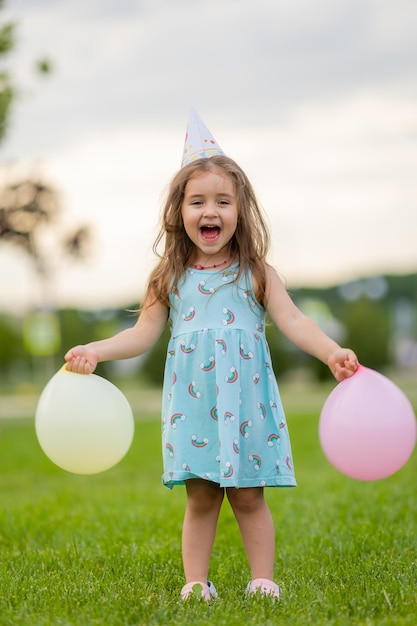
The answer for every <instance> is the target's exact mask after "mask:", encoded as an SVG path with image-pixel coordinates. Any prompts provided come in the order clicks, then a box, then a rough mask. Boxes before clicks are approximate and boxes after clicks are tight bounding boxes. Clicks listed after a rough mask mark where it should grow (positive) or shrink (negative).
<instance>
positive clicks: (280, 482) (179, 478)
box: [162, 472, 297, 489]
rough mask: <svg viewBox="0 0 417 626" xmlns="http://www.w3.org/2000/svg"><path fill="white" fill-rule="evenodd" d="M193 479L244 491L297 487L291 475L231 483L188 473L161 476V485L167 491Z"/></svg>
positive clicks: (247, 479) (226, 479)
mask: <svg viewBox="0 0 417 626" xmlns="http://www.w3.org/2000/svg"><path fill="white" fill-rule="evenodd" d="M193 478H200V479H202V480H207V481H208V482H212V483H216V484H217V485H219V486H220V487H235V488H236V489H240V488H242V489H244V488H245V487H246V488H248V487H297V481H296V480H295V478H294V476H292V475H282V476H277V477H274V478H272V479H271V478H270V479H268V478H262V479H258V480H256V479H253V478H246V479H244V480H239V481H233V480H230V479H228V478H225V479H222V478H220V480H213V479H211V478H208V477H207V476H198V475H197V474H192V473H190V472H187V473H186V474H183V473H182V472H178V474H177V475H176V476H173V475H172V473H170V474H169V476H165V475H163V476H162V484H163V485H164V486H165V487H167V488H168V489H172V488H173V487H174V486H175V485H185V483H186V481H187V480H190V479H193Z"/></svg>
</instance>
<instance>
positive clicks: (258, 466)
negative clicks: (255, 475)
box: [248, 454, 262, 470]
mask: <svg viewBox="0 0 417 626" xmlns="http://www.w3.org/2000/svg"><path fill="white" fill-rule="evenodd" d="M248 458H249V461H251V462H252V461H255V465H254V466H253V467H254V468H255V469H256V470H259V469H261V465H262V459H261V457H260V456H258V455H257V454H250V455H249V457H248Z"/></svg>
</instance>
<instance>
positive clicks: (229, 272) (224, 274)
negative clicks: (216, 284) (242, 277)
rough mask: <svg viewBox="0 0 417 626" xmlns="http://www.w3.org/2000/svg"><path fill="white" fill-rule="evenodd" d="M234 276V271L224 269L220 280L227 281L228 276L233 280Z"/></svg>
mask: <svg viewBox="0 0 417 626" xmlns="http://www.w3.org/2000/svg"><path fill="white" fill-rule="evenodd" d="M235 277H236V272H233V270H225V271H224V272H223V274H222V280H224V282H228V280H229V278H231V279H232V280H234V279H235Z"/></svg>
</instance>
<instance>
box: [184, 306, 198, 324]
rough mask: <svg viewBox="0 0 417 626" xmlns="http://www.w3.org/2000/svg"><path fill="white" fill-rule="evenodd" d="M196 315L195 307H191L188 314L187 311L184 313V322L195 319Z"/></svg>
mask: <svg viewBox="0 0 417 626" xmlns="http://www.w3.org/2000/svg"><path fill="white" fill-rule="evenodd" d="M194 315H195V308H194V307H191V309H190V311H189V313H187V315H186V314H185V313H183V314H182V319H183V320H184V322H190V321H191V320H192V319H193V317H194Z"/></svg>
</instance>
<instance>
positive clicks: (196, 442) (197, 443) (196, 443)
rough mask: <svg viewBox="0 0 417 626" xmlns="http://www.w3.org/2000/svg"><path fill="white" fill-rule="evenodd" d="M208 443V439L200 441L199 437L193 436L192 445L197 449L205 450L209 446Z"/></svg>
mask: <svg viewBox="0 0 417 626" xmlns="http://www.w3.org/2000/svg"><path fill="white" fill-rule="evenodd" d="M208 442H209V440H208V439H207V437H204V439H201V440H198V439H197V435H192V436H191V443H192V444H193V446H194V447H195V448H204V447H205V446H206V445H207V444H208Z"/></svg>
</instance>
